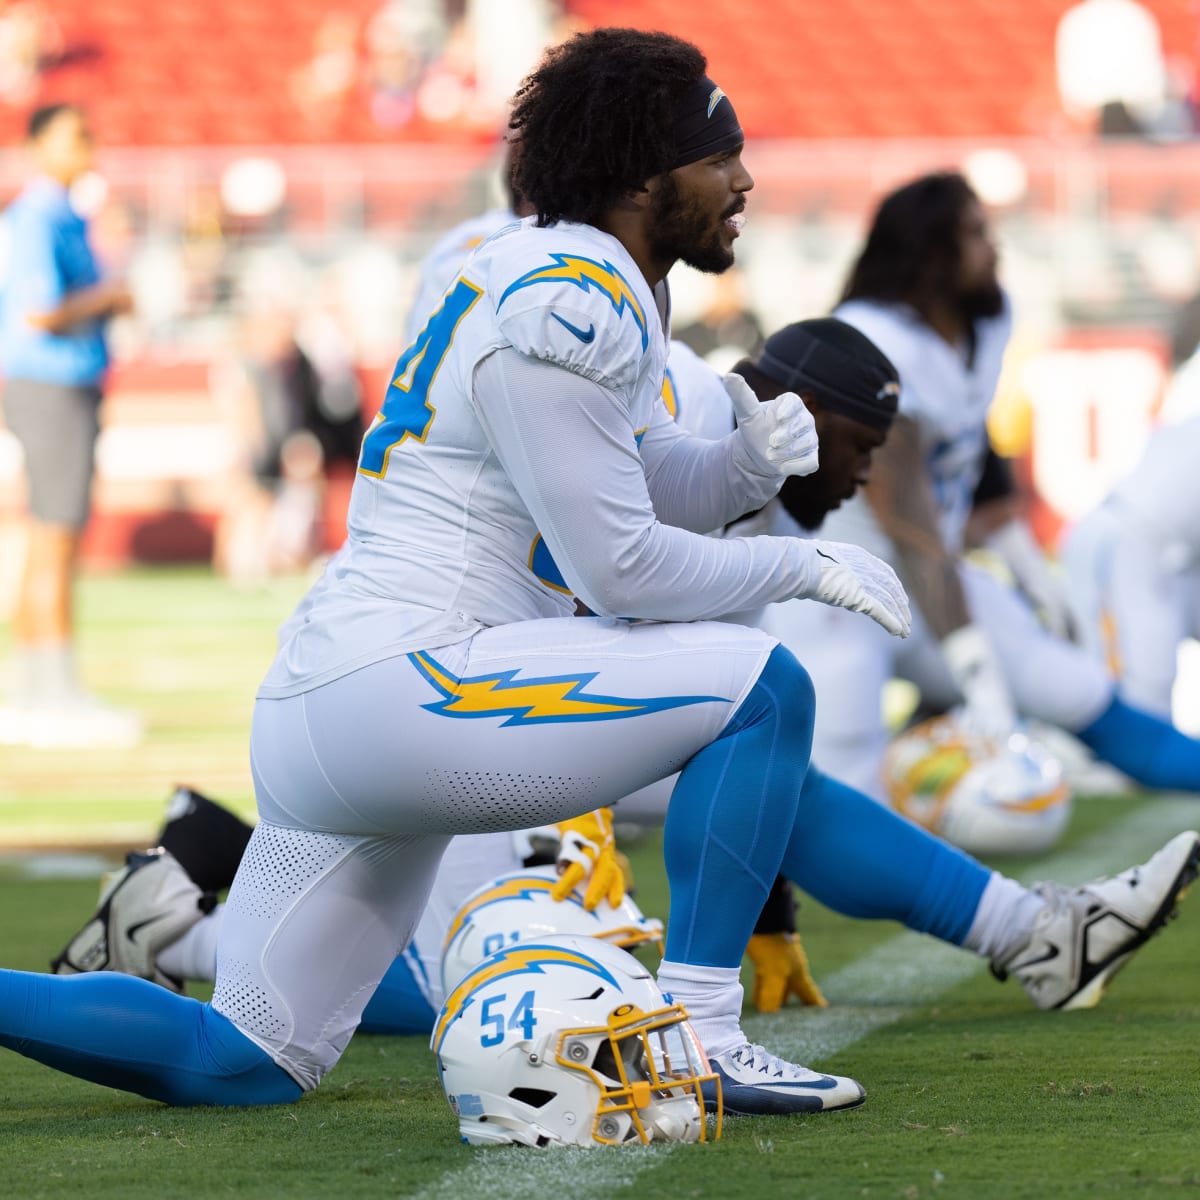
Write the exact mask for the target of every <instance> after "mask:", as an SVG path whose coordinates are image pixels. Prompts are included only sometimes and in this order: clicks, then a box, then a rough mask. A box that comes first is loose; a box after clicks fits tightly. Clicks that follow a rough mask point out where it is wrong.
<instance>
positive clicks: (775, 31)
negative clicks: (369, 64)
mask: <svg viewBox="0 0 1200 1200" xmlns="http://www.w3.org/2000/svg"><path fill="white" fill-rule="evenodd" d="M1145 2H1146V4H1147V7H1149V8H1150V9H1151V10H1152V11H1153V12H1154V13H1155V15H1156V16H1157V18H1158V21H1159V24H1160V26H1161V28H1162V34H1163V42H1164V47H1165V49H1166V51H1167V53H1168V55H1171V56H1174V57H1177V58H1180V59H1183V60H1185V61H1187V62H1194V60H1195V53H1196V41H1197V30H1196V22H1197V16H1196V12H1195V4H1194V0H1145ZM1070 4H1071V0H1021V3H1019V4H1013V3H1012V2H1011V0H971V3H969V4H964V3H961V0H837V2H836V3H829V2H828V0H769V2H768V0H757V2H756V0H706V2H705V3H704V4H696V3H693V2H692V0H568V3H567V5H566V7H567V9H568V11H569V12H571V13H572V14H573V15H574V16H577V17H579V18H582V19H583V20H585V21H587V22H589V23H593V24H611V25H618V24H626V25H635V26H638V27H641V28H659V29H667V30H670V31H672V32H675V33H679V34H681V35H683V36H686V37H689V38H691V39H693V40H694V41H696V42H697V43H698V44H699V45H700V46H702V47H703V48H704V50H705V52H706V53H707V54H708V55H709V58H710V60H711V64H712V73H713V75H714V76H716V77H717V78H719V79H720V80H721V82H722V84H723V85H724V86H725V87H726V88H727V89H728V90H729V92H730V94H731V95H735V96H736V97H737V105H738V111H739V113H740V115H741V117H742V120H743V124H744V125H745V128H746V129H747V131H748V132H749V133H750V134H751V135H752V136H759V137H819V138H827V137H892V136H907V137H925V136H971V135H978V134H987V135H991V136H1010V137H1011V136H1024V135H1027V134H1039V133H1045V132H1047V131H1049V130H1051V129H1052V128H1053V126H1054V121H1055V118H1056V114H1057V107H1058V105H1057V96H1056V92H1055V88H1054V61H1053V58H1054V30H1055V26H1056V24H1057V22H1058V19H1059V18H1060V17H1061V15H1062V14H1063V12H1065V11H1066V9H1067V8H1068V7H1070ZM381 6H382V0H340V2H339V4H338V11H339V12H346V13H349V14H351V15H353V16H355V17H357V18H358V19H359V21H360V22H361V23H365V22H366V21H367V20H368V19H369V17H370V16H371V15H372V14H374V13H375V12H376V11H377V10H378V9H379V8H380V7H381ZM329 11H330V9H329V6H328V5H327V4H325V3H323V2H321V0H289V2H288V3H287V4H286V5H283V6H279V5H274V4H269V3H267V2H266V0H208V2H207V3H205V4H155V5H152V4H150V3H148V2H147V0H103V3H95V2H94V0H56V2H55V4H54V14H55V19H56V20H57V22H58V24H59V26H60V27H61V30H62V33H63V37H64V43H65V49H66V51H67V53H66V55H65V59H66V61H65V62H63V63H62V64H60V65H56V66H51V67H50V68H49V69H48V70H47V71H46V72H45V73H44V75H43V77H42V79H41V81H40V85H39V91H38V95H37V96H35V97H34V98H33V102H45V101H47V100H52V99H59V98H67V97H70V98H76V99H80V100H85V101H87V102H88V103H89V105H90V106H92V107H93V109H94V112H95V120H96V125H97V132H98V133H99V135H100V137H101V138H102V140H103V141H104V142H105V143H107V144H109V145H187V144H192V143H195V142H198V141H203V142H208V143H223V144H228V145H249V144H263V143H281V144H289V143H297V142H299V143H305V142H332V141H339V142H372V141H394V140H396V139H397V138H410V139H417V140H419V139H421V138H422V137H427V136H429V135H430V134H431V133H434V132H436V134H437V136H439V137H445V136H448V135H454V134H455V131H453V130H446V129H438V130H436V131H433V130H430V129H429V128H427V127H422V126H421V124H420V123H419V122H417V123H414V124H413V125H410V126H408V127H406V128H405V129H404V130H402V131H401V132H400V133H399V134H397V133H396V132H393V131H387V130H383V129H381V128H379V127H378V126H377V125H376V124H375V122H374V121H373V120H372V119H371V116H370V112H369V108H368V102H367V97H366V95H365V92H364V91H363V90H362V89H361V88H360V89H357V90H356V91H355V92H354V93H353V94H352V95H351V96H349V97H348V98H347V101H346V103H345V105H343V106H342V108H341V109H339V110H337V111H334V112H331V113H329V114H327V116H326V117H325V118H323V119H322V120H320V121H319V122H312V121H306V120H305V119H304V118H303V117H302V114H301V112H300V110H299V109H298V107H297V105H296V102H295V100H294V99H293V94H292V80H293V78H294V76H295V73H296V71H297V70H298V69H299V68H300V67H301V66H302V65H303V64H304V63H305V62H306V61H307V60H308V59H309V57H310V56H311V54H312V50H313V44H314V35H315V33H316V30H317V28H318V26H319V24H320V22H321V20H322V19H323V17H324V16H325V15H326V14H327V13H328V12H329ZM360 43H361V37H360ZM27 107H28V106H25V107H24V108H18V107H3V106H0V136H2V137H5V138H7V139H8V140H9V141H10V142H12V141H15V140H17V139H18V138H19V137H20V133H21V130H22V127H23V122H24V119H25V115H26V111H27ZM486 135H487V131H480V130H476V131H474V134H473V136H486ZM457 136H459V137H460V138H461V137H462V136H464V133H463V131H458V132H457ZM466 136H472V133H471V132H470V131H467V133H466Z"/></svg>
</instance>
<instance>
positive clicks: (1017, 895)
mask: <svg viewBox="0 0 1200 1200" xmlns="http://www.w3.org/2000/svg"><path fill="white" fill-rule="evenodd" d="M1045 904H1046V901H1045V900H1044V899H1043V898H1042V897H1041V896H1039V895H1038V894H1037V892H1031V891H1030V890H1029V889H1028V888H1027V887H1022V886H1021V885H1020V884H1019V883H1017V881H1016V880H1015V879H1009V878H1008V877H1007V876H1005V875H1001V874H1000V872H999V871H993V872H992V877H991V879H989V880H988V882H987V887H985V888H984V889H983V895H982V896H980V898H979V907H978V908H977V909H976V910H975V920H974V921H972V922H971V929H970V931H969V932H968V934H967V938H966V941H965V942H963V945H964V946H966V947H967V949H968V950H974V951H975V952H976V953H978V954H981V955H983V957H984V958H991V959H1001V960H1002V959H1004V958H1005V957H1006V956H1007V955H1008V954H1009V953H1010V952H1011V951H1012V950H1014V949H1016V948H1017V947H1018V946H1021V945H1023V944H1024V943H1025V942H1027V941H1028V940H1029V935H1030V934H1031V933H1032V932H1033V923H1034V921H1036V920H1037V915H1038V913H1039V912H1041V910H1042V908H1043V907H1044V906H1045Z"/></svg>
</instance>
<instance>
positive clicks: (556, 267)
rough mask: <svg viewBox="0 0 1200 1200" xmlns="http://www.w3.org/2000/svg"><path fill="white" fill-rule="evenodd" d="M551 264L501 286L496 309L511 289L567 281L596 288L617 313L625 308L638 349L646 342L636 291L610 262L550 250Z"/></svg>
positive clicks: (591, 288)
mask: <svg viewBox="0 0 1200 1200" xmlns="http://www.w3.org/2000/svg"><path fill="white" fill-rule="evenodd" d="M550 258H551V260H552V261H551V264H550V265H549V266H545V267H537V268H535V269H534V270H532V271H526V272H525V274H524V275H522V276H521V277H520V278H519V279H517V280H516V281H515V282H514V283H510V284H509V285H508V287H507V288H505V289H504V294H503V295H502V296H501V297H500V302H499V304H497V305H496V311H497V312H499V311H500V309H501V308H503V307H504V302H505V301H506V300H507V299H508V298H509V296H511V295H512V294H513V293H514V292H518V291H520V290H522V289H523V288H527V287H532V286H534V285H535V284H538V283H570V284H572V285H574V286H575V287H577V288H579V289H580V290H581V291H584V292H589V291H596V292H599V293H600V294H601V295H602V296H604V297H605V298H606V299H607V300H608V302H609V304H611V305H612V306H613V310H614V311H615V312H616V314H617V316H621V315H622V314H623V313H625V312H628V313H629V314H630V316H631V317H632V318H633V320H634V322H635V323H636V325H637V327H638V330H639V331H640V333H641V336H642V349H643V350H645V349H646V347H647V346H648V345H649V344H650V334H649V332H648V330H647V328H646V314H645V311H644V310H643V308H642V305H641V302H640V301H639V300H638V298H637V294H636V293H635V292H634V290H633V288H632V287H631V286H630V283H629V281H628V280H627V279H626V278H625V276H624V275H622V274H621V272H620V271H618V270H617V268H616V267H614V266H613V264H612V263H610V262H597V261H596V260H595V259H593V258H584V257H583V256H582V255H579V254H551V255H550Z"/></svg>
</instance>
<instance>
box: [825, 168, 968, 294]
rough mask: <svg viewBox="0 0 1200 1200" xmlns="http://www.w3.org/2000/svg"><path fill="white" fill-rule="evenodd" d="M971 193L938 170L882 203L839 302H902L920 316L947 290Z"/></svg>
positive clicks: (954, 175) (957, 176) (961, 182)
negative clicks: (961, 225)
mask: <svg viewBox="0 0 1200 1200" xmlns="http://www.w3.org/2000/svg"><path fill="white" fill-rule="evenodd" d="M975 200H977V197H976V195H975V192H974V191H973V190H972V188H971V185H970V184H969V183H968V182H967V181H966V179H965V178H964V177H963V176H962V175H960V174H959V173H958V172H957V171H937V172H934V173H933V174H931V175H923V176H921V177H920V178H919V179H914V180H913V181H912V182H911V183H907V184H905V185H904V186H903V187H900V188H897V189H896V190H895V191H894V192H891V193H889V194H888V195H887V196H885V197H884V198H883V200H882V201H881V202H880V205H879V207H878V209H876V212H875V217H874V220H872V222H871V230H870V232H869V233H868V234H867V241H866V244H865V245H864V246H863V249H862V253H861V254H860V255H859V256H858V261H857V262H855V264H854V266H853V267H851V269H850V274H849V277H848V278H847V280H846V286H845V288H844V289H843V291H842V300H883V301H906V302H907V303H909V304H911V305H912V306H913V307H914V308H915V309H916V310H917V311H918V312H925V311H927V308H928V305H929V304H930V302H931V301H933V300H934V299H936V298H937V297H938V296H939V295H941V294H944V292H945V289H946V288H947V287H949V286H950V285H951V280H952V279H953V278H954V272H955V270H957V268H958V262H959V226H960V224H961V222H962V217H963V213H964V212H965V210H966V208H967V206H968V205H969V204H970V203H971V202H972V201H975Z"/></svg>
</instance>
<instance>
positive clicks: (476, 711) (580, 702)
mask: <svg viewBox="0 0 1200 1200" xmlns="http://www.w3.org/2000/svg"><path fill="white" fill-rule="evenodd" d="M408 661H409V662H411V663H412V664H413V666H414V667H416V668H417V670H418V671H420V672H421V674H422V675H424V676H425V678H426V679H428V680H429V682H430V683H431V684H433V686H434V687H435V688H437V690H438V691H439V692H441V694H442V696H443V699H441V700H437V701H435V702H434V703H433V704H423V705H422V706H421V707H422V708H424V709H425V710H426V711H427V712H432V713H437V714H438V715H439V716H443V717H465V718H471V717H507V718H508V720H507V721H505V722H504V723H503V724H502V725H501V728H504V727H506V726H510V725H545V724H550V723H552V722H564V721H615V720H618V719H620V718H622V717H640V716H643V715H645V714H646V713H654V712H663V711H665V710H666V709H670V708H682V707H683V706H685V705H688V704H710V703H726V701H724V700H723V698H722V697H720V696H657V697H651V698H650V699H636V698H631V697H626V696H599V695H594V694H590V693H588V692H587V691H585V690H584V689H585V688H586V687H587V685H588V684H589V683H591V682H592V680H593V679H595V678H596V675H597V674H598V672H596V671H591V672H588V673H585V674H583V675H550V676H545V677H543V678H533V679H518V678H517V675H518V671H517V670H516V669H515V668H514V669H513V670H511V671H500V672H498V673H497V674H495V675H480V676H477V677H476V678H474V679H459V678H458V677H457V676H455V675H453V674H451V672H449V671H447V670H446V668H445V667H443V666H442V664H441V663H439V662H438V661H437V659H435V658H433V657H432V656H431V655H430V654H428V653H427V652H425V651H423V650H419V651H416V652H415V653H413V654H410V655H409V656H408Z"/></svg>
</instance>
